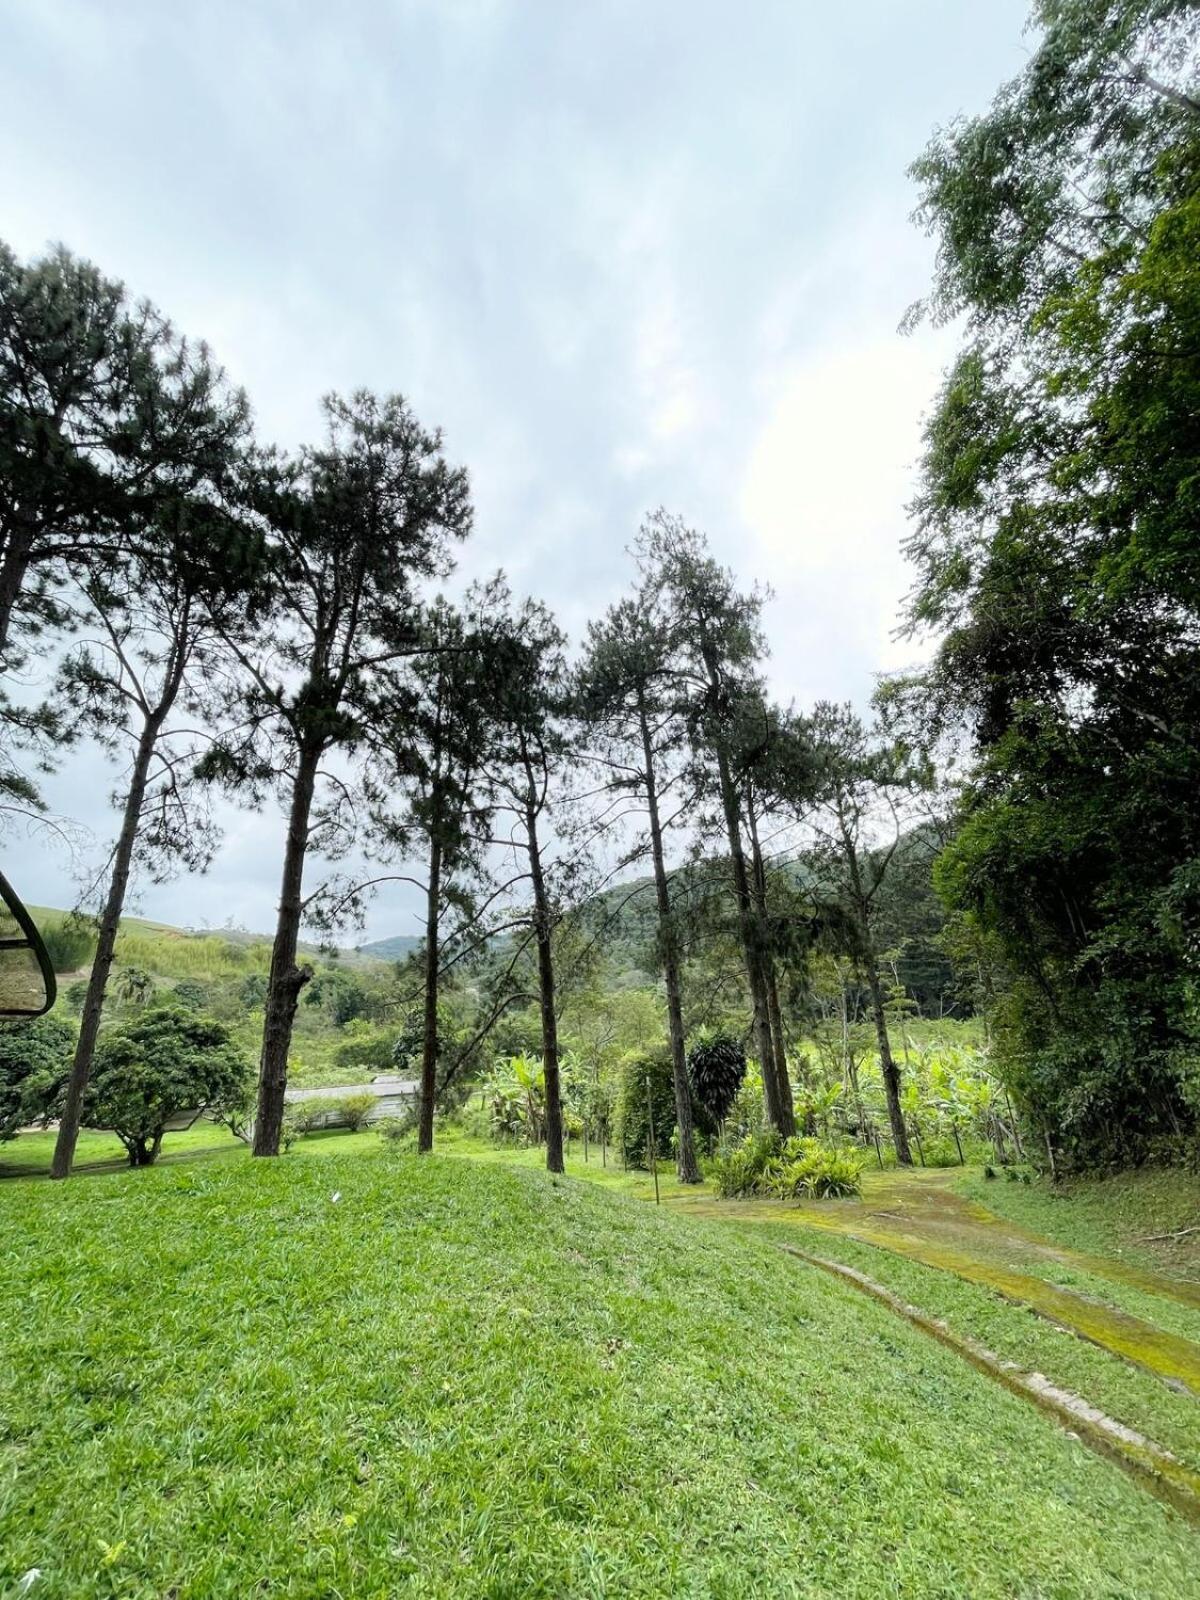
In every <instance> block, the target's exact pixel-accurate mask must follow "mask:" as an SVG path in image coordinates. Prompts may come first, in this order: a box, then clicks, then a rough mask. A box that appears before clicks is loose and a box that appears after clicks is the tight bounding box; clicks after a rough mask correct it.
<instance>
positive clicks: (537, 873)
mask: <svg viewBox="0 0 1200 1600" xmlns="http://www.w3.org/2000/svg"><path fill="white" fill-rule="evenodd" d="M530 789H531V793H532V778H531V780H530ZM525 829H526V834H527V837H528V840H529V877H530V881H531V883H532V885H533V918H534V922H533V928H534V938H535V939H536V941H537V958H538V994H539V997H540V1000H541V1010H542V1073H543V1076H544V1078H545V1083H546V1168H547V1170H548V1171H550V1172H562V1171H563V1170H564V1169H563V1118H562V1083H561V1081H560V1079H559V1072H558V1017H557V1015H556V1013H555V993H554V951H553V949H552V948H551V942H550V939H551V917H550V901H549V899H548V897H547V894H546V879H545V875H544V874H543V872H542V852H541V848H540V845H539V843H538V831H537V812H536V811H535V810H534V807H533V804H532V802H531V803H530V804H529V805H527V806H526V809H525Z"/></svg>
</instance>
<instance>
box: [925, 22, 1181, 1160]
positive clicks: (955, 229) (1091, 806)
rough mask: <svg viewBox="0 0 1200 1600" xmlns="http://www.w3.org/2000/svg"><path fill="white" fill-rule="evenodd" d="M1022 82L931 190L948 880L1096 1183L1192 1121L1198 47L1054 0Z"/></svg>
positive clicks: (930, 607) (1155, 27)
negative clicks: (953, 732)
mask: <svg viewBox="0 0 1200 1600" xmlns="http://www.w3.org/2000/svg"><path fill="white" fill-rule="evenodd" d="M1034 22H1035V25H1036V27H1037V28H1038V30H1039V34H1040V37H1039V39H1038V42H1037V45H1036V48H1035V49H1034V52H1033V54H1032V56H1031V59H1030V61H1029V64H1028V66H1027V67H1026V68H1025V70H1024V71H1023V72H1022V73H1021V74H1020V76H1019V77H1018V78H1017V79H1015V80H1014V81H1013V82H1012V83H1010V84H1008V85H1007V86H1006V87H1005V88H1003V89H1002V90H1001V91H1000V93H999V94H998V96H997V98H996V100H995V102H994V104H993V106H992V107H991V109H990V110H989V111H988V112H987V113H986V114H985V115H983V116H982V117H979V118H976V119H973V120H970V121H960V122H958V123H955V124H953V125H952V126H951V127H950V128H949V129H947V130H946V131H945V132H944V133H943V134H941V135H939V136H938V138H937V139H935V141H934V142H933V144H932V145H931V146H930V147H929V149H928V151H927V152H926V154H925V155H924V156H923V157H922V159H921V160H920V161H919V162H918V163H917V165H916V167H915V169H914V170H915V174H916V177H917V179H918V182H919V183H920V185H921V190H922V198H921V208H920V214H921V216H922V218H923V219H924V221H925V223H926V225H927V226H928V228H929V229H930V230H931V231H932V232H933V233H934V234H935V236H936V237H937V240H938V270H937V278H936V282H935V286H934V291H933V294H932V296H931V299H930V301H929V302H928V304H927V305H926V306H925V307H921V308H917V314H920V313H921V312H922V311H927V312H929V313H930V314H932V315H933V316H934V317H936V318H939V319H949V318H951V317H961V318H962V319H963V320H964V322H965V326H966V330H967V342H966V345H965V348H964V350H963V353H962V355H961V356H960V358H959V360H958V362H957V364H956V365H955V367H954V369H953V371H952V372H951V374H950V376H949V379H948V381H947V384H946V387H945V389H944V391H943V393H942V396H941V398H940V401H939V404H938V406H937V409H936V411H935V413H934V415H933V417H932V419H931V421H930V423H929V426H928V431H927V436H926V449H925V459H924V478H923V484H922V489H921V494H920V497H919V500H918V502H917V506H916V513H917V528H916V532H915V534H914V536H913V539H912V541H911V547H910V548H911V553H912V555H913V557H914V559H915V560H916V563H917V568H918V574H919V581H918V584H917V588H916V592H915V598H914V602H913V606H912V612H911V620H912V623H913V626H914V627H929V628H932V629H934V630H936V632H937V633H938V635H939V636H940V638H941V643H940V645H939V648H938V652H937V656H936V659H935V663H934V666H933V668H932V670H931V671H930V672H929V673H928V674H927V675H926V677H925V679H924V681H923V683H922V684H921V686H920V687H921V691H922V693H921V697H920V698H921V715H922V716H923V717H924V718H925V719H926V721H927V722H928V723H930V724H931V725H936V726H946V725H949V726H951V727H953V726H960V727H962V728H963V729H965V731H966V733H967V735H968V737H969V739H970V741H971V743H972V747H973V752H974V757H975V765H974V769H973V772H972V774H971V777H970V781H969V782H968V784H967V786H966V789H965V791H964V795H963V803H962V826H961V829H960V831H959V833H958V835H957V837H956V839H955V841H954V843H953V845H952V846H951V847H950V849H949V851H948V853H947V855H946V857H945V858H944V860H943V862H942V864H941V866H940V868H939V882H940V884H941V887H942V889H943V891H944V893H945V894H946V895H947V897H948V899H949V902H950V905H951V907H952V909H953V911H954V912H955V915H956V918H957V923H958V926H957V935H956V936H957V937H958V939H959V942H960V944H970V945H972V946H973V949H974V951H975V953H976V954H977V956H978V957H979V960H980V964H981V968H983V967H986V968H987V969H988V970H990V971H991V972H993V973H994V974H996V982H995V983H994V984H993V985H992V989H993V995H994V1000H995V1004H996V1021H997V1023H998V1028H997V1034H996V1041H997V1047H998V1049H999V1052H1000V1059H1001V1064H1002V1066H1003V1067H1004V1069H1005V1071H1006V1073H1007V1074H1008V1077H1009V1081H1010V1082H1011V1083H1012V1084H1013V1085H1014V1086H1015V1087H1016V1088H1017V1089H1018V1090H1019V1092H1020V1095H1021V1098H1022V1101H1023V1103H1024V1105H1025V1108H1026V1110H1027V1112H1028V1113H1029V1114H1030V1115H1032V1116H1034V1117H1035V1118H1036V1119H1037V1120H1039V1121H1044V1122H1048V1123H1050V1124H1051V1125H1053V1127H1054V1128H1055V1129H1056V1131H1057V1132H1058V1134H1059V1136H1060V1137H1062V1138H1065V1139H1066V1140H1067V1141H1068V1142H1069V1143H1070V1144H1071V1145H1072V1146H1073V1148H1074V1149H1075V1150H1076V1151H1077V1152H1078V1153H1079V1154H1080V1155H1082V1156H1084V1157H1092V1158H1095V1157H1101V1156H1104V1157H1107V1156H1112V1155H1122V1154H1125V1155H1128V1154H1131V1153H1136V1151H1137V1150H1139V1149H1141V1148H1144V1147H1145V1140H1146V1138H1147V1137H1149V1136H1152V1135H1153V1134H1155V1133H1157V1132H1164V1133H1170V1132H1173V1131H1175V1130H1177V1129H1180V1128H1182V1127H1184V1126H1186V1125H1188V1124H1190V1123H1194V1120H1195V1104H1194V1101H1190V1100H1189V1094H1190V1091H1189V1089H1188V1087H1187V1083H1188V1079H1189V1073H1190V1067H1189V1063H1190V1061H1191V1060H1192V1059H1193V1058H1194V1055H1195V1049H1196V1045H1197V1036H1196V1026H1195V1017H1196V1015H1197V1010H1196V999H1197V977H1198V974H1197V968H1196V958H1195V951H1196V948H1197V932H1198V930H1200V739H1198V737H1197V729H1198V728H1200V645H1198V639H1200V540H1198V539H1197V506H1198V502H1197V495H1196V484H1197V483H1198V482H1200V431H1198V430H1197V427H1196V417H1197V414H1198V413H1200V362H1198V361H1197V349H1198V348H1200V27H1198V24H1197V13H1196V9H1195V6H1194V4H1191V3H1188V0H1099V3H1097V0H1042V3H1040V4H1039V5H1037V6H1036V8H1035V11H1034Z"/></svg>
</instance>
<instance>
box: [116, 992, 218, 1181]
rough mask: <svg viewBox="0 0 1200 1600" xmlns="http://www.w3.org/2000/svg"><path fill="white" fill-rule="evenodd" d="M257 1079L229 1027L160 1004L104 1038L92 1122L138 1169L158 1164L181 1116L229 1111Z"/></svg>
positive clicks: (216, 1113)
mask: <svg viewBox="0 0 1200 1600" xmlns="http://www.w3.org/2000/svg"><path fill="white" fill-rule="evenodd" d="M249 1073H250V1065H249V1062H248V1061H247V1059H246V1056H245V1054H244V1053H243V1051H242V1050H241V1049H239V1047H238V1046H237V1045H236V1044H235V1043H234V1042H233V1039H232V1038H231V1036H230V1033H229V1029H228V1028H227V1027H226V1026H225V1025H224V1023H221V1022H216V1021H214V1020H213V1019H212V1018H210V1017H198V1016H196V1015H195V1014H194V1013H192V1012H188V1011H181V1010H178V1009H176V1008H175V1007H172V1006H157V1007H154V1008H152V1009H150V1010H148V1011H146V1012H144V1013H143V1014H142V1015H141V1016H139V1017H137V1018H136V1019H133V1020H131V1021H128V1022H122V1023H118V1024H116V1025H115V1026H113V1027H112V1028H109V1029H108V1030H107V1031H106V1032H105V1033H104V1034H102V1035H101V1038H100V1042H99V1044H98V1045H97V1047H96V1053H95V1057H94V1061H93V1071H92V1076H91V1080H90V1082H89V1084H88V1089H87V1093H86V1095H85V1097H84V1122H85V1123H86V1124H87V1125H88V1126H89V1127H93V1128H105V1129H109V1130H111V1131H112V1132H113V1133H115V1134H116V1136H117V1138H118V1139H120V1141H121V1143H122V1144H123V1145H124V1146H125V1149H126V1151H127V1152H128V1155H129V1164H130V1166H132V1167H144V1166H150V1165H151V1164H152V1163H153V1162H154V1161H155V1160H156V1158H157V1156H158V1152H159V1148H160V1146H161V1144H162V1138H163V1133H164V1131H165V1129H166V1126H167V1124H168V1123H169V1122H170V1121H171V1120H172V1119H173V1118H175V1117H178V1116H180V1115H181V1114H182V1113H185V1112H193V1111H194V1112H201V1111H207V1112H209V1113H210V1114H213V1115H218V1114H220V1113H222V1112H224V1111H226V1110H227V1109H228V1108H229V1107H230V1106H231V1105H232V1104H235V1103H237V1102H238V1101H239V1100H240V1099H241V1098H242V1097H243V1096H244V1093H245V1089H246V1084H247V1081H248V1078H249Z"/></svg>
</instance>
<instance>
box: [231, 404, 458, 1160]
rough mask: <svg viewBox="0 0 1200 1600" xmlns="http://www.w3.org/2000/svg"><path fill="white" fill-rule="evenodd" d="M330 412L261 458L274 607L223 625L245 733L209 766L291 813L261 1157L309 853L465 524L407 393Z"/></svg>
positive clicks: (332, 826)
mask: <svg viewBox="0 0 1200 1600" xmlns="http://www.w3.org/2000/svg"><path fill="white" fill-rule="evenodd" d="M324 410H325V417H326V422H327V425H328V432H327V437H326V440H325V442H324V444H323V445H321V446H319V447H312V448H307V449H305V450H303V451H302V452H301V453H300V455H299V456H298V457H297V458H296V459H295V460H294V461H285V460H283V459H282V458H278V457H276V458H272V459H269V460H267V461H265V462H264V463H263V464H262V471H261V474H260V481H259V483H258V486H257V491H256V494H255V505H256V509H257V510H258V513H259V515H260V516H261V517H262V518H263V520H264V522H265V523H266V525H267V562H268V570H269V575H270V583H271V586H272V610H271V616H270V620H269V622H268V623H266V624H264V622H263V620H262V619H261V618H258V617H255V616H248V617H245V618H243V619H242V622H241V625H240V626H238V627H231V628H229V629H227V630H226V635H225V637H226V642H227V644H228V647H229V650H230V652H231V656H232V660H233V664H234V667H235V669H236V686H237V690H238V693H239V694H240V695H241V696H242V699H243V706H244V709H243V720H244V727H245V730H246V731H245V733H244V735H243V737H242V738H241V739H240V740H238V741H234V740H228V741H226V742H225V743H224V744H223V745H222V746H221V747H219V748H218V749H216V750H214V751H213V753H212V755H211V757H210V760H209V763H208V771H209V772H210V773H211V775H213V776H219V777H222V778H224V779H225V780H226V781H228V782H230V783H232V784H234V785H237V786H248V787H249V788H250V789H251V791H252V792H256V791H261V790H262V789H264V788H266V787H274V788H275V789H276V790H277V791H278V793H279V795H280V798H281V800H282V803H283V805H284V807H285V809H286V813H287V833H286V838H285V844H284V859H283V870H282V879H281V885H280V895H279V914H278V921H277V925H276V931H275V939H274V944H273V948H272V956H271V973H270V979H269V984H268V990H267V997H266V1006H265V1018H264V1025H263V1045H262V1057H261V1062H260V1069H259V1103H258V1115H257V1118H256V1122H255V1132H254V1153H255V1154H256V1155H277V1154H278V1153H279V1137H280V1130H281V1128H282V1124H283V1105H284V1091H285V1089H286V1087H287V1067H288V1047H289V1044H290V1041H291V1036H292V1026H293V1023H294V1021H295V1015H296V1006H297V1004H298V1001H299V998H300V992H301V990H302V989H303V987H304V985H305V983H307V982H308V980H309V979H310V978H311V976H312V969H311V968H310V967H309V966H307V965H305V964H301V963H299V962H298V961H297V948H298V944H299V937H300V927H301V923H302V922H303V920H304V919H305V917H306V916H308V917H310V918H312V917H315V916H317V915H318V914H319V912H320V902H321V890H320V889H317V890H313V891H310V892H309V893H308V894H307V895H306V894H305V892H304V868H305V862H306V860H307V858H308V856H309V853H310V851H311V852H313V853H314V854H315V853H318V852H319V853H321V854H322V855H324V856H326V857H336V856H337V855H338V854H340V853H344V852H345V850H347V849H348V848H349V845H350V843H351V841H352V839H353V837H354V829H353V822H354V803H353V801H354V797H353V795H352V793H351V791H350V790H349V788H348V786H347V784H346V782H345V780H344V778H343V776H342V775H341V773H340V772H339V771H338V770H337V762H338V760H340V761H342V762H344V761H345V760H347V759H350V758H351V757H353V756H354V754H355V753H356V752H358V751H360V750H361V749H362V748H363V746H364V744H365V743H367V742H368V740H369V738H370V735H371V730H372V728H373V727H374V726H375V724H376V722H377V720H378V715H379V712H380V706H379V705H378V704H377V696H378V695H379V694H380V693H381V692H383V693H384V704H385V708H386V691H381V686H380V673H381V669H383V668H385V667H386V666H387V665H389V664H391V663H394V662H395V661H397V660H398V659H400V658H402V657H404V656H406V655H410V654H412V653H413V651H414V650H415V649H417V648H418V647H419V641H418V638H417V629H416V622H417V617H416V608H417V598H416V594H415V590H414V585H415V583H416V581H417V580H418V579H420V578H424V577H430V576H434V575H437V574H439V573H443V572H445V571H446V570H447V569H448V565H449V547H450V542H451V541H452V540H455V539H460V538H462V537H464V536H465V535H466V533H467V532H468V530H469V528H470V525H471V506H470V499H469V495H468V486H467V477H466V473H465V472H464V471H463V470H461V469H460V468H454V467H451V466H450V465H449V464H448V463H447V461H446V460H445V458H444V456H443V453H442V438H441V435H440V434H439V433H437V432H430V431H429V430H427V429H426V428H424V427H422V426H421V424H420V423H419V422H418V421H417V419H416V417H415V416H414V415H413V413H412V411H411V410H410V409H409V407H408V406H407V404H406V403H405V401H404V400H403V399H402V398H401V397H400V396H398V395H392V396H389V397H386V398H383V399H380V398H377V397H376V396H374V395H371V394H367V393H365V392H360V393H357V394H355V395H353V396H352V397H351V398H350V399H348V400H347V399H343V398H341V397H340V396H337V395H333V396H330V397H328V398H327V399H326V400H325V402H324ZM334 758H336V759H334ZM337 903H338V905H339V906H344V904H345V903H346V896H344V895H339V896H338V900H337Z"/></svg>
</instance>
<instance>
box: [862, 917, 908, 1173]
mask: <svg viewBox="0 0 1200 1600" xmlns="http://www.w3.org/2000/svg"><path fill="white" fill-rule="evenodd" d="M867 987H868V989H869V990H870V991H871V1013H872V1015H873V1016H874V1018H875V1036H876V1039H877V1040H878V1043H879V1070H880V1074H881V1076H882V1078H883V1092H884V1094H885V1095H886V1097H887V1109H888V1121H889V1122H890V1123H891V1125H892V1140H893V1142H894V1143H895V1146H896V1160H897V1161H898V1162H899V1163H900V1165H901V1166H902V1167H911V1166H912V1164H913V1159H912V1151H911V1150H910V1149H909V1148H908V1133H907V1132H906V1130H905V1127H904V1113H903V1111H902V1110H901V1109H900V1072H899V1069H898V1068H897V1066H896V1062H895V1060H894V1058H893V1056H892V1045H891V1040H890V1039H889V1038H888V1028H887V1013H886V1012H885V1011H884V1009H883V987H882V985H881V984H880V982H879V971H878V969H877V967H876V965H875V959H874V952H873V951H872V950H870V948H868V951H867Z"/></svg>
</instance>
